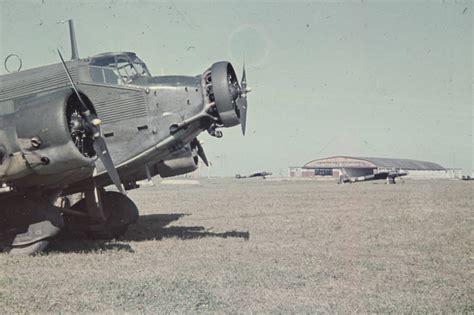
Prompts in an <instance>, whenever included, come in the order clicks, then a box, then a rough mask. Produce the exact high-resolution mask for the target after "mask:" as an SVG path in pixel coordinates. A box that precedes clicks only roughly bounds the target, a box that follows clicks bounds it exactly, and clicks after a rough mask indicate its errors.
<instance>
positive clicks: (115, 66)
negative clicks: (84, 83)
mask: <svg viewBox="0 0 474 315" xmlns="http://www.w3.org/2000/svg"><path fill="white" fill-rule="evenodd" d="M90 73H91V78H92V81H93V82H97V83H110V84H126V83H130V82H132V81H133V80H134V79H136V78H139V77H143V76H148V77H149V76H151V75H150V72H149V71H148V68H147V67H146V65H145V63H144V62H143V61H142V60H141V59H140V58H138V57H137V55H135V54H134V53H109V54H102V55H98V56H95V57H93V58H92V60H91V62H90Z"/></svg>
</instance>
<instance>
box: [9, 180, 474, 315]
mask: <svg viewBox="0 0 474 315" xmlns="http://www.w3.org/2000/svg"><path fill="white" fill-rule="evenodd" d="M472 196H473V186H472V182H471V183H470V182H461V181H407V182H406V183H405V184H398V185H385V184H382V183H360V184H354V185H336V184H335V183H334V182H316V181H270V180H266V181H265V180H262V179H245V180H234V179H211V180H201V184H199V185H157V186H156V187H146V188H142V189H140V190H136V191H133V192H131V193H130V197H132V198H133V199H134V200H135V201H136V203H137V205H138V206H139V208H140V209H141V215H142V216H141V217H140V220H139V223H138V224H137V225H135V226H133V227H131V228H130V230H129V231H128V232H127V234H126V235H125V236H124V237H123V239H121V240H115V241H111V242H97V241H67V240H62V241H56V242H55V243H54V244H53V245H52V246H51V249H50V250H49V252H48V253H47V254H45V255H42V256H38V257H15V256H8V255H0V263H1V266H2V267H1V271H0V310H1V313H10V312H23V311H30V312H97V311H99V312H103V311H119V312H123V311H148V312H160V313H161V312H264V313H269V312H284V313H288V312H296V313H303V312H311V313H313V312H325V311H328V312H343V313H347V312H439V311H442V312H474V302H473V301H474V289H473V284H472V282H473V281H472V280H473V275H474V267H473V262H474V257H473V256H474V253H473V238H474V235H473V211H472V210H473V202H472Z"/></svg>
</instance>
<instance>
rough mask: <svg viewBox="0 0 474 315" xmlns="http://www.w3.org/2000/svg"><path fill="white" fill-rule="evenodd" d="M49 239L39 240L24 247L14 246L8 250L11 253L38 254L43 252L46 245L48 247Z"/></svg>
mask: <svg viewBox="0 0 474 315" xmlns="http://www.w3.org/2000/svg"><path fill="white" fill-rule="evenodd" d="M48 244H49V241H45V240H42V241H38V242H36V243H33V244H30V245H27V246H23V247H13V248H12V249H10V251H9V252H8V253H9V254H10V255H22V256H24V255H36V254H39V253H42V252H43V251H44V250H45V249H46V247H48Z"/></svg>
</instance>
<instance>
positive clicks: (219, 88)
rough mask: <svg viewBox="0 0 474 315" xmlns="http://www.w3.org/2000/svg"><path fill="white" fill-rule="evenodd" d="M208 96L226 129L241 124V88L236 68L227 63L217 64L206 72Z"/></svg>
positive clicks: (205, 80) (205, 79)
mask: <svg viewBox="0 0 474 315" xmlns="http://www.w3.org/2000/svg"><path fill="white" fill-rule="evenodd" d="M204 82H205V86H206V90H207V96H208V97H209V100H210V101H211V102H214V103H215V107H214V108H215V114H216V116H217V117H218V118H219V122H220V123H221V124H222V125H223V126H224V127H233V126H235V125H238V124H240V110H239V107H238V106H237V103H236V100H237V99H238V98H239V96H240V94H241V88H240V86H239V83H238V81H237V76H236V75H235V70H234V67H232V64H230V63H229V62H227V61H221V62H217V63H215V64H213V65H212V67H211V68H209V69H208V70H206V71H205V72H204Z"/></svg>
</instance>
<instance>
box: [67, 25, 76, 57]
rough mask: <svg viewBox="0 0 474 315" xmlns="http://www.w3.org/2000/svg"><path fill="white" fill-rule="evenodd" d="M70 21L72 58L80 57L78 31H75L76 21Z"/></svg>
mask: <svg viewBox="0 0 474 315" xmlns="http://www.w3.org/2000/svg"><path fill="white" fill-rule="evenodd" d="M68 22H69V37H70V38H71V60H76V59H79V53H78V52H77V43H76V33H74V21H73V20H72V19H69V20H68Z"/></svg>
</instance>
